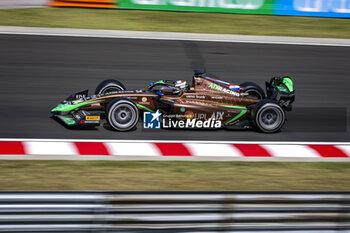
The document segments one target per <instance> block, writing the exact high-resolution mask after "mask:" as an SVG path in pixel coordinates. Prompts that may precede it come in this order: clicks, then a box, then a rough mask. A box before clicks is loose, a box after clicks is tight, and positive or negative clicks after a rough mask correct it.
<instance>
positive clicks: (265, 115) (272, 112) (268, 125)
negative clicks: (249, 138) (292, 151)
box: [253, 99, 286, 133]
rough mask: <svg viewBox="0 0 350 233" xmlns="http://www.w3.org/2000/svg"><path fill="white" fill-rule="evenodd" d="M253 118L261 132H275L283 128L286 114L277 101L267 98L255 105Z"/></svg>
mask: <svg viewBox="0 0 350 233" xmlns="http://www.w3.org/2000/svg"><path fill="white" fill-rule="evenodd" d="M253 120H254V123H255V125H256V127H257V128H258V130H260V131H261V132H264V133H275V132H277V131H278V130H280V129H281V128H282V126H283V124H284V122H285V121H286V114H285V112H284V111H283V109H282V108H281V107H280V106H279V105H278V104H277V103H276V102H275V101H273V100H268V99H267V100H262V101H260V102H259V103H258V104H257V105H256V106H255V110H254V113H253Z"/></svg>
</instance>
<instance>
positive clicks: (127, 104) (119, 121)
mask: <svg viewBox="0 0 350 233" xmlns="http://www.w3.org/2000/svg"><path fill="white" fill-rule="evenodd" d="M106 112H107V121H108V123H109V124H110V126H111V127H112V128H113V129H115V130H117V131H128V130H131V129H133V128H134V127H135V126H136V124H137V122H138V120H139V110H138V108H137V106H136V105H135V103H134V102H132V101H131V100H129V99H126V98H118V99H114V100H112V101H111V102H110V103H109V104H108V106H107V111H106Z"/></svg>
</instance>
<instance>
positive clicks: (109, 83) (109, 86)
mask: <svg viewBox="0 0 350 233" xmlns="http://www.w3.org/2000/svg"><path fill="white" fill-rule="evenodd" d="M122 90H126V88H125V86H124V85H123V83H121V82H120V81H118V80H115V79H107V80H104V81H102V82H101V83H100V84H98V86H97V87H96V89H95V95H98V94H106V93H108V92H112V91H122Z"/></svg>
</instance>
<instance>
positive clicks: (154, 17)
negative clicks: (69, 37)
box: [0, 8, 350, 38]
mask: <svg viewBox="0 0 350 233" xmlns="http://www.w3.org/2000/svg"><path fill="white" fill-rule="evenodd" d="M0 25H9V26H30V27H63V28H89V29H115V30H144V31H169V32H196V33H224V34H246V35H272V36H303V37H330V38H331V37H332V38H350V20H349V19H336V18H316V17H289V16H283V17H282V16H268V15H239V14H219V13H193V12H165V11H140V10H102V9H79V8H78V9H74V8H39V9H6V10H0Z"/></svg>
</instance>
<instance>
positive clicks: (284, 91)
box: [265, 76, 295, 111]
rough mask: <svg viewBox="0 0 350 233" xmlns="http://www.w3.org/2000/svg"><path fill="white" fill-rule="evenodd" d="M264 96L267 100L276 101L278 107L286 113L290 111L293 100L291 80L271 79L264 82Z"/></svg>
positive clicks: (287, 78) (293, 92)
mask: <svg viewBox="0 0 350 233" xmlns="http://www.w3.org/2000/svg"><path fill="white" fill-rule="evenodd" d="M265 84H266V95H267V98H268V99H273V100H276V101H278V103H279V105H280V106H281V107H282V108H283V109H284V110H286V111H290V110H292V103H293V102H294V100H295V89H294V83H293V80H292V79H291V78H290V77H288V76H284V77H273V78H271V80H270V82H266V83H265Z"/></svg>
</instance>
